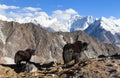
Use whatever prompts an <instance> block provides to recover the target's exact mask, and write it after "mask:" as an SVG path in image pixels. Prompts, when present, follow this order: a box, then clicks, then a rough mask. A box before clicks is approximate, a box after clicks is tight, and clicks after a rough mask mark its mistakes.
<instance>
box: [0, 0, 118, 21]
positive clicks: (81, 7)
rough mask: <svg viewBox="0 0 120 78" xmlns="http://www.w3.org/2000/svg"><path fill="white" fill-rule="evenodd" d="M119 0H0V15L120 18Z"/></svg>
mask: <svg viewBox="0 0 120 78" xmlns="http://www.w3.org/2000/svg"><path fill="white" fill-rule="evenodd" d="M119 7H120V0H0V15H3V16H6V17H12V18H14V17H15V18H16V17H24V16H31V17H32V16H33V15H34V16H35V15H36V16H37V15H39V14H43V15H46V16H53V17H58V18H59V19H61V18H60V17H61V16H63V17H62V18H64V19H67V18H68V17H70V16H71V15H75V14H79V15H81V16H89V15H90V16H93V17H94V18H100V17H102V16H104V17H106V18H109V17H110V16H114V17H116V18H120V9H119Z"/></svg>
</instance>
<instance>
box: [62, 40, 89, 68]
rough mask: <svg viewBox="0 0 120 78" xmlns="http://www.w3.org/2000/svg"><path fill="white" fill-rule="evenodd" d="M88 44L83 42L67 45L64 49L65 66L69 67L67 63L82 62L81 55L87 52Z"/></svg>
mask: <svg viewBox="0 0 120 78" xmlns="http://www.w3.org/2000/svg"><path fill="white" fill-rule="evenodd" d="M87 46H88V43H87V42H82V41H76V42H74V43H73V44H72V43H67V44H66V45H65V46H64V47H63V53H62V55H63V61H64V64H65V65H66V66H67V63H68V62H70V61H72V60H74V61H75V64H76V63H78V62H79V61H80V57H81V53H82V52H84V50H87Z"/></svg>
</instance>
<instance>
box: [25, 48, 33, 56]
mask: <svg viewBox="0 0 120 78" xmlns="http://www.w3.org/2000/svg"><path fill="white" fill-rule="evenodd" d="M26 52H29V53H30V54H31V55H35V50H34V49H29V48H28V49H26Z"/></svg>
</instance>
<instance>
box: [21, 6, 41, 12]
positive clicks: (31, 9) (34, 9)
mask: <svg viewBox="0 0 120 78" xmlns="http://www.w3.org/2000/svg"><path fill="white" fill-rule="evenodd" d="M23 10H24V11H26V10H27V11H39V10H41V8H33V7H25V8H23Z"/></svg>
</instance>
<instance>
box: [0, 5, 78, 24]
mask: <svg viewBox="0 0 120 78" xmlns="http://www.w3.org/2000/svg"><path fill="white" fill-rule="evenodd" d="M77 14H78V13H77V12H76V11H75V10H74V9H71V8H70V9H66V10H55V11H53V13H52V14H51V15H50V16H49V15H48V14H47V13H46V12H44V11H42V10H41V8H35V7H23V8H21V7H17V6H8V5H5V4H0V15H1V16H0V17H1V19H4V20H5V19H6V20H8V19H10V20H11V19H12V20H13V21H17V22H19V23H27V22H30V21H31V20H32V21H34V20H36V21H37V22H38V23H40V24H41V25H43V26H48V25H51V24H52V23H53V22H54V21H59V22H60V23H66V22H67V21H68V20H69V19H70V18H71V17H72V16H74V15H77Z"/></svg>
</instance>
